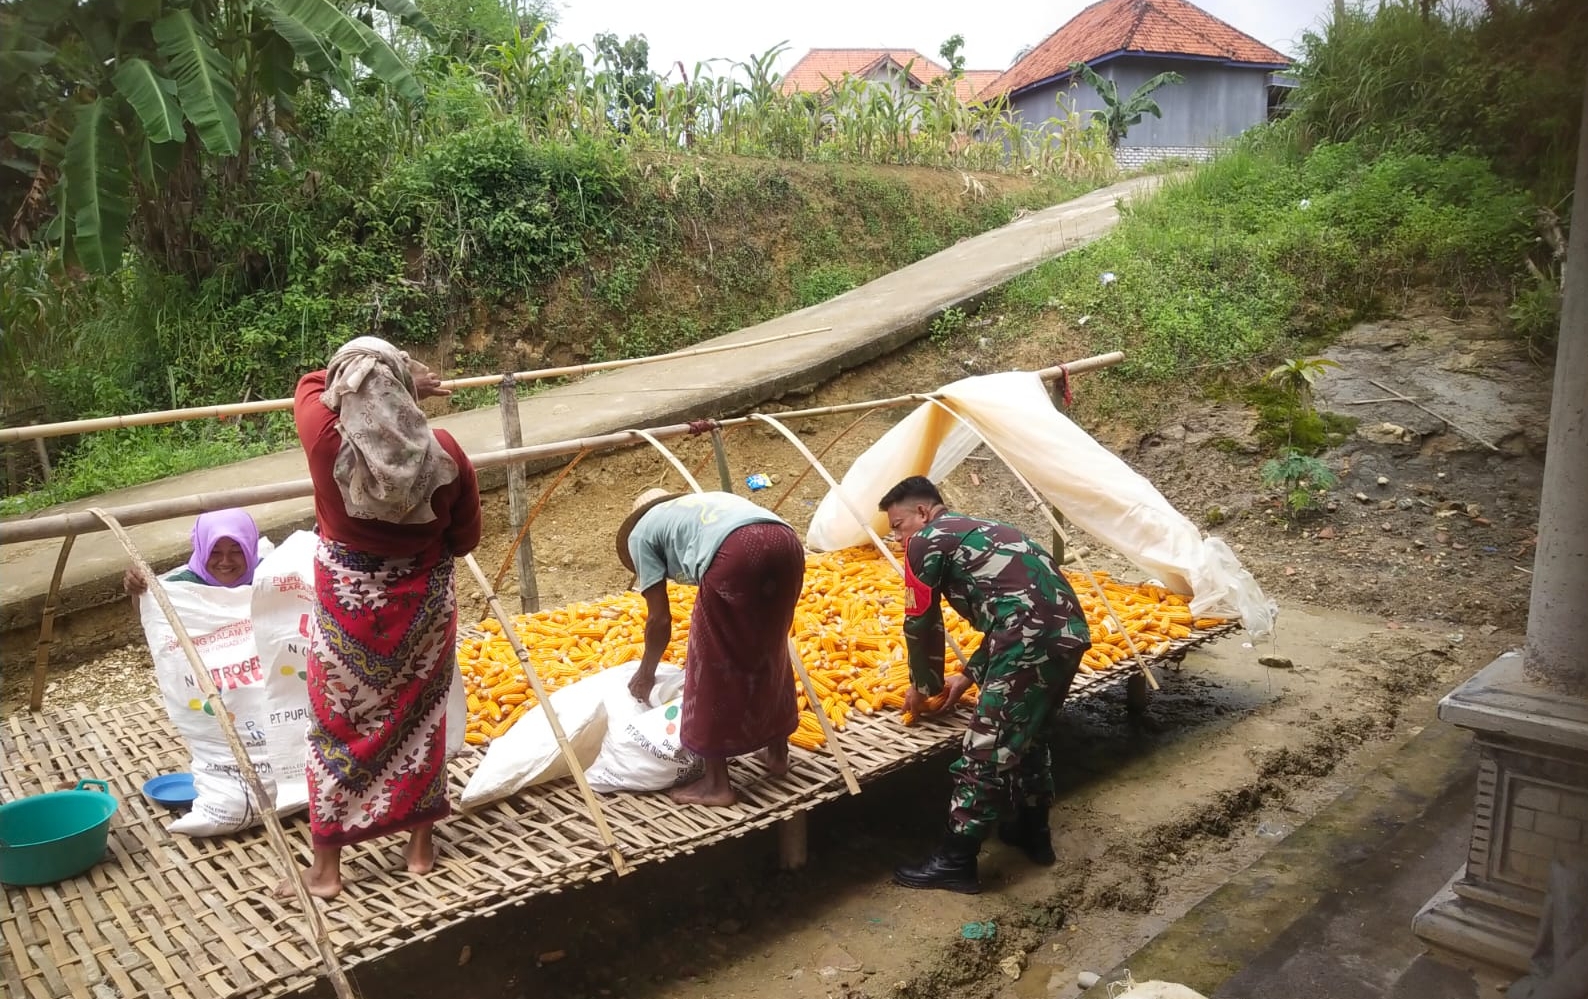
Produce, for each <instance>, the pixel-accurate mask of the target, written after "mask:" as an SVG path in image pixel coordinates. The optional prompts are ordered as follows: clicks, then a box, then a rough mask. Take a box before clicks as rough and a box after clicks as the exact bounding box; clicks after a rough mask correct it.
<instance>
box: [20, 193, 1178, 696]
mask: <svg viewBox="0 0 1588 999" xmlns="http://www.w3.org/2000/svg"><path fill="white" fill-rule="evenodd" d="M1159 183H1161V178H1159V177H1144V178H1136V179H1133V180H1129V181H1125V182H1123V183H1119V184H1115V185H1112V186H1110V187H1106V188H1102V189H1100V190H1097V191H1093V192H1092V193H1090V194H1088V195H1085V196H1083V197H1081V198H1077V199H1075V200H1073V201H1068V202H1065V203H1063V204H1060V205H1056V206H1054V207H1052V208H1048V209H1044V210H1043V211H1040V212H1035V213H1033V214H1030V215H1027V216H1025V217H1023V218H1021V219H1019V220H1017V221H1015V222H1013V223H1011V224H1009V225H1007V226H1004V227H1002V228H1000V229H996V230H993V231H992V232H988V233H983V234H982V235H980V236H976V237H973V238H971V239H967V240H964V241H962V242H960V243H957V244H955V245H954V246H952V247H949V248H948V249H946V250H944V251H942V252H941V253H937V254H935V255H933V256H931V257H928V258H927V259H925V260H922V261H918V262H917V263H915V264H912V265H910V266H909V267H905V268H903V269H901V270H898V271H895V272H893V273H891V274H888V275H885V276H884V277H881V278H879V279H877V280H875V281H872V282H870V283H869V284H866V285H864V286H862V287H860V288H857V289H855V290H853V291H851V292H848V293H847V294H844V295H840V296H839V297H837V298H834V299H832V300H830V301H827V302H824V303H822V304H820V305H817V306H813V307H811V308H808V309H802V310H800V311H798V312H794V313H790V314H788V315H785V316H780V317H778V318H776V319H773V320H770V321H768V322H765V323H761V324H759V325H757V326H753V327H749V328H747V329H744V330H740V331H738V332H736V333H732V334H728V335H727V336H722V337H718V338H716V339H714V340H711V341H708V342H709V343H713V344H716V343H730V342H734V341H744V340H754V339H759V338H762V337H768V336H774V335H777V334H780V333H788V332H793V331H796V330H801V329H809V328H811V327H813V326H831V327H833V329H832V331H831V332H829V333H820V334H814V335H811V336H807V337H801V338H798V339H794V340H787V341H783V342H780V343H773V344H766V345H763V346H760V347H754V348H748V349H746V350H744V351H742V352H735V353H733V354H732V355H731V356H730V355H725V354H717V355H708V356H706V357H702V358H685V359H681V360H677V361H668V362H660V363H657V364H654V365H645V366H642V367H636V368H629V369H624V370H619V371H613V372H608V373H605V374H600V375H594V376H591V377H590V378H586V379H583V380H581V381H580V382H578V383H577V384H575V385H569V386H561V387H559V388H555V389H551V390H549V391H546V392H543V393H540V394H538V395H535V396H533V397H531V398H529V399H525V400H523V402H522V403H521V404H520V406H519V411H520V418H521V420H522V423H523V426H524V443H525V444H535V443H545V442H551V441H558V440H567V439H571V438H576V437H586V436H594V435H597V434H605V433H612V432H615V431H619V430H624V429H629V428H634V427H646V426H655V425H658V424H664V423H674V422H679V421H681V420H686V419H697V418H701V417H706V416H720V415H728V414H732V413H738V412H743V411H745V410H748V409H750V408H752V407H754V406H756V405H758V404H760V403H763V402H766V401H767V400H769V399H775V398H777V397H778V396H780V395H783V394H785V393H787V392H790V391H792V390H795V389H798V388H802V387H806V386H812V385H815V384H819V383H820V382H823V381H826V380H828V379H830V378H832V377H834V376H835V375H837V374H839V373H841V372H843V371H845V370H848V369H849V368H852V367H855V366H857V365H859V364H863V363H865V362H866V361H869V360H873V359H875V358H877V357H880V356H882V355H884V354H887V353H889V352H891V351H894V350H897V349H898V348H899V347H901V346H903V345H904V344H906V343H908V342H910V341H911V340H913V339H915V338H917V337H919V336H921V335H922V334H924V333H925V332H926V331H927V330H928V329H929V327H930V324H931V321H932V319H933V317H935V316H937V315H938V314H940V313H941V312H942V311H943V310H945V309H948V308H953V307H956V306H962V305H964V304H966V303H971V302H975V301H978V300H979V299H980V298H981V296H984V295H985V294H987V293H988V292H989V291H991V290H992V289H994V288H996V287H998V286H999V285H1001V284H1003V283H1005V282H1007V281H1009V280H1010V279H1011V278H1013V277H1015V276H1017V275H1019V274H1021V273H1023V272H1025V271H1027V270H1030V269H1031V268H1033V267H1035V266H1037V265H1038V264H1040V263H1042V262H1044V261H1046V260H1049V259H1051V258H1053V257H1055V256H1058V255H1059V254H1061V253H1064V252H1066V251H1069V250H1072V249H1075V248H1076V247H1078V246H1081V245H1083V244H1085V243H1087V242H1089V241H1091V240H1093V239H1095V238H1097V237H1098V236H1100V235H1102V234H1104V233H1105V232H1107V231H1108V230H1109V229H1110V228H1111V227H1112V226H1113V225H1114V223H1115V222H1116V221H1117V220H1118V212H1117V211H1116V207H1115V205H1116V202H1117V201H1118V200H1119V199H1121V198H1128V197H1132V196H1136V195H1140V194H1142V193H1144V192H1149V191H1151V190H1154V189H1155V188H1156V187H1157V186H1158V185H1159ZM1054 360H1055V361H1056V362H1057V361H1062V360H1066V358H1055V359H1054ZM905 388H909V389H923V388H925V389H930V388H936V386H901V390H903V389H905ZM435 425H437V426H440V427H444V428H446V429H447V430H449V431H451V432H452V433H453V435H454V436H456V437H457V439H458V441H459V443H460V444H462V445H463V447H464V449H465V450H466V451H469V452H471V453H480V452H484V451H492V450H499V449H500V448H501V447H502V432H501V419H500V416H499V414H498V412H497V410H496V409H495V408H491V409H484V410H475V411H472V412H467V413H455V414H451V415H449V416H445V417H442V418H440V419H437V420H436V421H435ZM307 475H308V471H307V468H306V466H305V465H304V461H303V456H302V454H301V452H298V451H283V452H278V453H276V454H271V455H266V456H263V457H260V458H256V459H253V460H251V461H246V462H240V463H238V464H235V465H230V466H226V467H223V468H215V469H208V470H205V471H201V472H192V473H189V474H186V475H181V476H176V477H174V478H170V479H165V480H162V481H159V482H153V483H149V484H147V485H143V486H138V487H135V488H131V489H123V490H118V491H116V492H113V493H106V494H104V495H101V496H96V497H94V498H93V499H92V500H85V501H79V502H76V503H70V504H63V505H61V506H59V507H54V508H51V509H49V510H43V511H39V512H38V513H36V514H33V515H32V516H44V515H48V514H53V513H64V512H68V511H73V510H82V509H85V508H86V507H88V506H93V505H97V506H103V507H107V508H109V507H117V506H123V505H127V504H131V503H140V502H146V501H149V500H154V499H160V498H163V497H171V496H184V495H193V494H196V493H201V492H212V491H216V490H223V489H228V488H235V487H238V486H243V485H252V484H261V483H270V482H282V481H290V480H293V479H301V478H305V477H307ZM501 481H502V473H497V474H495V475H488V476H486V483H487V485H499V484H500V483H501ZM250 512H252V513H253V515H254V518H255V519H256V520H257V521H258V523H259V526H260V529H261V530H262V531H264V532H265V533H267V534H270V535H271V536H272V537H280V536H281V535H283V534H285V533H287V532H289V531H291V530H294V529H298V528H302V527H307V526H309V525H311V524H312V523H313V516H314V514H313V504H312V501H311V500H310V499H308V498H304V499H299V500H287V501H282V502H278V503H270V504H265V505H261V506H258V507H254V508H252V509H251V511H250ZM191 526H192V525H191V521H190V519H189V518H182V519H180V520H174V521H163V522H160V523H155V524H146V525H142V526H139V527H135V528H132V529H131V534H132V536H133V539H134V541H135V542H136V544H137V545H138V546H139V548H140V550H141V551H142V553H143V555H144V556H145V557H146V558H148V559H149V560H150V561H151V562H152V563H153V564H154V565H155V566H157V567H162V566H167V565H173V564H175V563H177V562H180V561H182V560H183V559H185V558H186V557H187V554H188V536H189V532H190V529H191ZM60 545H61V542H60V540H59V539H50V540H45V541H37V542H26V543H22V544H16V545H11V546H7V547H6V548H4V549H0V631H4V632H12V631H15V630H17V629H36V628H37V627H38V622H39V620H40V616H41V613H42V609H43V605H44V600H45V596H46V593H47V592H48V588H49V583H50V578H51V575H52V573H53V571H54V567H55V560H56V555H57V553H58V552H59V550H60ZM126 566H127V559H126V556H125V554H124V553H123V552H122V550H121V546H120V545H119V544H117V543H116V541H115V539H114V538H112V537H111V536H110V535H109V534H107V533H104V532H99V533H95V534H87V535H83V536H81V537H80V538H78V540H77V542H76V543H75V547H74V548H73V551H72V555H71V559H70V561H69V562H68V564H67V567H66V572H65V575H64V577H63V581H62V588H61V599H60V603H59V605H58V607H57V610H56V613H57V615H69V614H72V613H74V612H77V611H82V610H86V609H90V608H93V607H96V606H100V605H104V604H108V603H110V602H111V601H114V600H116V599H117V598H118V597H119V596H120V576H121V573H122V571H123V570H124V569H125V568H126ZM13 647H14V646H13ZM7 660H8V661H9V662H16V660H17V657H16V656H8V657H7ZM17 665H20V663H18V664H17Z"/></svg>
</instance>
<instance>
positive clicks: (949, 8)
mask: <svg viewBox="0 0 1588 999" xmlns="http://www.w3.org/2000/svg"><path fill="white" fill-rule="evenodd" d="M557 5H558V7H559V10H560V16H559V23H558V25H557V28H556V31H555V36H556V40H557V41H560V42H573V43H576V44H586V45H588V44H589V42H590V40H591V38H592V37H594V36H595V35H596V34H597V33H598V32H602V31H611V32H613V33H615V34H616V35H618V37H619V38H627V37H628V36H629V35H644V36H645V37H646V39H647V41H649V42H650V54H651V68H652V69H653V70H655V71H656V72H658V73H665V72H667V71H668V70H670V69H672V68H673V63H675V62H679V61H682V62H683V64H684V66H685V67H687V68H688V69H689V71H690V72H691V73H693V72H694V67H695V63H697V62H701V61H704V60H706V59H710V58H716V57H728V58H731V59H733V60H735V61H745V60H747V59H749V57H750V56H751V54H752V53H753V54H757V55H759V54H760V53H763V52H765V51H766V50H767V49H769V48H771V47H772V46H773V45H776V44H777V43H778V42H782V41H787V42H788V43H789V48H788V51H787V52H786V53H785V54H784V55H783V57H782V58H781V59H779V60H778V62H777V64H776V68H777V70H778V71H779V72H785V71H787V69H788V68H789V67H790V66H792V65H793V64H794V61H795V60H796V59H798V58H799V57H800V56H801V55H803V54H804V53H805V51H806V50H807V49H811V48H888V47H898V48H914V49H917V50H919V51H920V52H921V53H923V54H924V55H927V56H929V57H931V58H932V59H934V60H935V59H936V58H937V50H938V47H939V46H940V45H942V44H943V41H944V39H946V38H948V37H949V36H950V35H952V34H955V33H959V34H962V35H964V36H965V49H964V51H965V57H966V62H965V65H966V68H967V69H1007V68H1008V66H1009V64H1010V62H1011V61H1013V59H1014V55H1015V53H1016V52H1018V51H1019V50H1020V49H1021V48H1022V47H1023V46H1027V45H1035V44H1037V43H1038V42H1040V41H1042V39H1044V38H1046V37H1047V36H1048V35H1049V34H1051V33H1052V32H1054V31H1055V30H1057V29H1058V27H1059V26H1060V25H1061V24H1063V23H1064V22H1065V21H1068V20H1069V19H1070V18H1071V17H1074V16H1075V15H1076V14H1077V13H1079V12H1080V11H1081V10H1083V9H1084V8H1086V7H1087V6H1089V5H1090V0H1048V2H1045V3H1044V2H1036V0H1009V2H1004V3H994V4H993V5H992V6H990V7H985V8H978V6H977V5H975V4H972V3H966V2H965V0H912V2H909V3H902V2H898V0H891V2H878V0H683V2H680V3H662V2H658V0H557ZM1197 5H1198V6H1200V7H1201V8H1202V9H1203V10H1205V11H1207V12H1208V13H1210V14H1212V15H1213V16H1215V17H1217V18H1220V19H1222V20H1224V21H1226V22H1228V23H1229V24H1232V25H1234V26H1235V27H1236V28H1239V29H1240V30H1242V31H1244V32H1246V33H1247V34H1249V35H1252V36H1253V37H1255V38H1257V39H1259V40H1260V41H1263V42H1267V43H1268V44H1269V45H1272V46H1273V47H1274V48H1276V49H1278V50H1279V51H1281V52H1284V53H1287V54H1291V55H1294V54H1295V53H1296V52H1297V51H1298V50H1299V46H1298V45H1297V44H1295V43H1296V42H1297V41H1298V40H1299V39H1300V38H1301V33H1302V32H1303V31H1305V30H1306V29H1308V28H1316V27H1317V26H1318V25H1319V24H1320V23H1321V18H1322V17H1323V16H1324V15H1325V13H1326V12H1327V11H1328V9H1329V8H1330V7H1331V6H1332V0H1197ZM978 10H981V11H986V12H987V14H986V16H980V17H979V16H977V11H978ZM726 69H727V66H726V64H720V65H719V66H718V67H717V72H718V73H721V72H725V71H726Z"/></svg>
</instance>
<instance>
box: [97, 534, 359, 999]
mask: <svg viewBox="0 0 1588 999" xmlns="http://www.w3.org/2000/svg"><path fill="white" fill-rule="evenodd" d="M88 512H89V513H91V514H93V515H94V516H95V517H97V518H99V519H100V520H101V521H102V522H103V523H104V525H105V527H106V528H107V529H108V530H109V531H110V532H111V533H112V534H114V535H115V536H116V540H117V541H120V542H121V547H122V548H124V549H126V552H127V557H128V558H130V559H131V560H132V563H133V564H134V565H135V566H137V567H138V568H139V569H140V570H141V571H142V572H143V573H144V574H145V575H146V576H147V578H148V580H149V593H150V595H151V596H153V597H154V601H155V603H157V604H159V605H160V612H161V613H162V614H164V615H165V619H166V621H167V622H168V623H169V624H170V625H171V630H172V631H174V632H175V633H176V640H177V644H178V645H180V646H181V647H182V653H183V655H185V656H186V657H187V661H188V666H189V667H190V668H191V669H192V671H193V679H194V680H196V681H197V682H198V686H199V690H201V691H203V692H204V700H205V701H206V702H207V703H208V704H209V707H210V713H211V714H213V715H214V716H215V722H216V724H218V725H219V726H220V728H221V734H222V735H223V736H225V738H226V745H227V746H228V747H229V748H230V749H231V751H232V758H233V759H234V760H236V762H237V770H238V773H239V774H240V775H241V776H242V778H243V780H244V782H246V783H247V785H248V791H249V793H250V794H252V795H253V796H254V802H255V803H256V804H257V805H258V806H259V811H260V813H261V814H262V815H263V817H264V820H265V837H266V839H268V840H269V841H270V845H271V846H272V847H273V848H274V849H275V851H276V854H277V857H276V859H277V860H279V861H280V862H281V865H282V868H283V877H284V880H285V881H287V882H290V883H291V884H292V888H293V891H294V893H295V894H296V895H297V897H298V904H299V905H300V906H302V907H303V916H304V920H305V921H306V922H307V923H308V924H309V930H308V933H307V934H306V935H307V936H308V938H309V940H310V942H311V943H312V944H313V945H314V947H315V949H316V950H317V951H319V954H320V959H321V960H322V961H323V962H324V963H325V970H326V975H327V976H328V977H329V978H330V979H331V988H332V989H333V990H334V991H335V993H336V996H337V999H355V996H356V995H357V993H355V992H354V991H353V986H352V983H350V982H349V981H348V978H347V974H346V973H345V972H344V971H343V970H342V965H341V963H340V962H339V961H338V960H337V957H336V948H335V947H334V946H333V945H332V943H331V936H330V932H329V931H328V930H327V928H326V925H325V920H324V919H323V918H321V916H320V910H319V908H318V907H316V906H315V904H314V897H313V896H312V895H310V894H309V886H308V885H307V884H305V883H304V880H303V869H302V868H301V867H299V866H298V863H297V861H296V860H295V859H294V857H293V855H292V847H291V846H290V845H289V844H288V843H287V833H286V830H285V829H283V828H282V827H281V817H280V816H279V815H277V814H276V803H275V800H274V798H273V797H272V795H271V794H270V793H269V792H267V791H266V790H265V786H264V782H263V781H261V780H260V779H259V771H257V770H255V769H254V761H253V760H251V759H249V758H248V750H247V749H246V748H244V746H243V740H242V738H241V737H240V736H238V734H237V729H236V727H235V726H234V725H232V722H231V717H230V716H229V715H228V714H227V713H226V705H225V703H224V702H223V701H222V700H221V694H220V690H219V689H217V688H216V686H215V680H214V678H213V677H211V676H210V671H209V669H208V668H206V667H205V665H204V660H203V659H202V658H201V657H200V656H199V653H198V649H196V648H194V646H193V639H192V637H191V636H189V635H188V633H187V628H186V626H184V625H183V624H182V618H181V617H180V616H179V615H178V614H177V612H176V608H175V607H173V606H172V605H171V598H170V597H169V596H167V595H166V592H165V586H164V584H162V583H161V582H160V579H159V577H157V576H156V575H155V574H154V571H153V570H152V569H150V567H149V563H148V562H146V561H144V558H143V555H142V554H141V553H140V552H139V551H138V546H137V545H135V544H133V541H132V537H131V536H130V535H128V534H127V531H126V528H124V527H122V526H121V524H120V523H119V522H118V521H117V520H116V518H115V517H114V516H113V515H112V514H110V513H108V512H106V511H105V510H102V509H100V508H99V507H90V508H89V510H88Z"/></svg>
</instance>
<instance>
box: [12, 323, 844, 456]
mask: <svg viewBox="0 0 1588 999" xmlns="http://www.w3.org/2000/svg"><path fill="white" fill-rule="evenodd" d="M832 329H833V328H832V327H831V326H817V327H813V328H811V329H808V330H795V331H793V332H790V333H779V334H777V335H776V336H767V337H761V338H760V339H757V340H744V341H741V342H738V343H721V344H716V345H714V346H709V347H690V348H688V349H685V350H676V351H673V352H671V353H668V354H653V355H651V356H649V357H627V358H622V359H620V360H616V361H592V362H590V363H588V364H569V365H564V366H562V367H558V368H538V369H534V370H530V371H514V372H511V373H509V374H505V375H475V376H471V377H468V378H454V379H451V380H449V381H444V382H442V383H441V387H442V388H444V389H449V390H450V389H459V388H480V387H482V386H485V385H497V384H500V383H502V382H503V381H504V380H506V379H515V380H518V381H545V380H547V379H551V378H571V377H576V376H579V375H588V374H593V373H594V372H597V371H611V370H614V369H616V368H631V367H635V366H637V365H641V364H654V363H655V362H657V361H677V360H683V359H685V358H690V357H701V356H704V355H708V354H720V353H723V352H724V351H729V350H743V349H744V348H746V347H759V346H762V345H764V344H769V343H779V342H781V341H783V340H792V339H795V338H796V337H802V336H810V335H811V334H812V333H830V332H832ZM292 403H293V400H291V399H256V400H254V401H253V402H237V403H231V404H228V405H224V406H191V407H188V408H187V409H163V410H159V411H156V412H153V413H131V414H128V415H125V416H102V417H96V418H94V419H91V420H67V421H65V422H62V423H37V424H34V425H32V426H29V427H4V428H0V444H10V443H14V442H16V441H26V440H39V439H42V438H46V437H65V436H67V435H69V434H86V433H93V432H95V431H99V430H121V429H124V428H126V427H149V426H155V425H158V424H162V423H180V422H181V421H183V420H224V419H226V418H228V417H233V416H249V415H252V414H254V413H273V412H278V411H280V410H285V409H291V408H292Z"/></svg>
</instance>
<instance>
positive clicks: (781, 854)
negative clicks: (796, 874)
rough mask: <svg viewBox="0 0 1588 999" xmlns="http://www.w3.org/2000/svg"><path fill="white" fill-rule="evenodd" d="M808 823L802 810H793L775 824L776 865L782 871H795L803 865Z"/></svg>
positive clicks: (808, 828) (808, 829) (807, 837)
mask: <svg viewBox="0 0 1588 999" xmlns="http://www.w3.org/2000/svg"><path fill="white" fill-rule="evenodd" d="M809 831H810V823H809V822H808V821H807V818H806V814H805V813H804V812H795V813H794V814H793V815H790V816H789V817H788V818H786V819H784V820H783V821H782V822H779V823H778V824H777V866H778V869H779V870H783V871H797V870H799V869H800V868H802V867H804V866H805V858H806V856H807V854H806V844H807V842H808V839H809Z"/></svg>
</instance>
